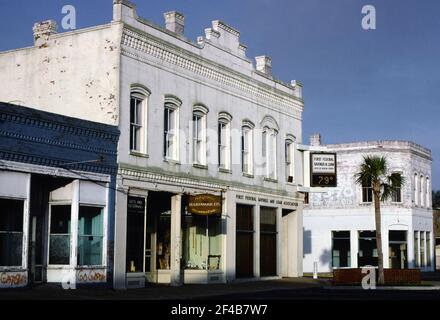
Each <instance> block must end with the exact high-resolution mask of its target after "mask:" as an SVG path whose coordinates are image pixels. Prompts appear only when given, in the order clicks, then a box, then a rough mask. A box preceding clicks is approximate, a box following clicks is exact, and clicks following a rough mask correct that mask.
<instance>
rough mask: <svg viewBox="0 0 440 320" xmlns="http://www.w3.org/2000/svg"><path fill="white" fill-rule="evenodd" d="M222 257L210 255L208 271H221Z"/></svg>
mask: <svg viewBox="0 0 440 320" xmlns="http://www.w3.org/2000/svg"><path fill="white" fill-rule="evenodd" d="M220 260H221V255H209V256H208V269H209V270H219V269H220Z"/></svg>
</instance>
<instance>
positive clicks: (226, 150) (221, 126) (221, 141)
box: [218, 114, 231, 170]
mask: <svg viewBox="0 0 440 320" xmlns="http://www.w3.org/2000/svg"><path fill="white" fill-rule="evenodd" d="M218 165H219V167H220V168H221V169H226V170H230V169H231V117H230V116H229V115H226V114H220V117H219V120H218Z"/></svg>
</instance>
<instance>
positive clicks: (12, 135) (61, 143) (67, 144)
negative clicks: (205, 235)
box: [0, 130, 117, 156]
mask: <svg viewBox="0 0 440 320" xmlns="http://www.w3.org/2000/svg"><path fill="white" fill-rule="evenodd" d="M0 137H8V138H12V139H18V140H23V141H27V142H34V143H41V144H44V145H52V146H58V147H63V148H69V149H75V150H82V151H88V152H95V153H100V154H109V155H114V156H116V154H117V153H116V151H112V150H109V149H102V148H96V147H90V146H88V145H79V144H75V143H70V142H65V141H59V140H53V139H48V138H42V137H35V136H27V135H23V134H19V133H14V132H7V131H4V130H0Z"/></svg>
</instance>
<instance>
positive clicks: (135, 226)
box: [127, 197, 145, 272]
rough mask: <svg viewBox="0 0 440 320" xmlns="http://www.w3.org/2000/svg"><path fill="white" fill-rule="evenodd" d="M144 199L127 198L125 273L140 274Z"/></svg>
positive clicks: (142, 257) (141, 267)
mask: <svg viewBox="0 0 440 320" xmlns="http://www.w3.org/2000/svg"><path fill="white" fill-rule="evenodd" d="M144 226H145V198H138V197H128V210H127V272H142V271H143V262H144V232H145V231H144Z"/></svg>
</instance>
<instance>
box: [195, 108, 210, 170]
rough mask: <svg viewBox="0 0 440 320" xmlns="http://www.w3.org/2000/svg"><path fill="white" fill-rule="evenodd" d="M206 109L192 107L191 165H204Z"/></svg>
mask: <svg viewBox="0 0 440 320" xmlns="http://www.w3.org/2000/svg"><path fill="white" fill-rule="evenodd" d="M207 113H208V111H207V109H206V108H205V107H203V106H196V107H194V111H193V122H192V127H193V132H192V139H193V144H192V147H193V163H194V164H200V165H206V120H207V119H206V118H207Z"/></svg>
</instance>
